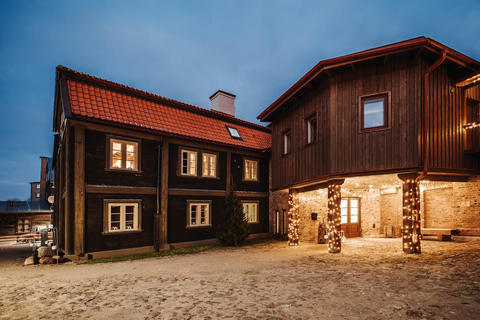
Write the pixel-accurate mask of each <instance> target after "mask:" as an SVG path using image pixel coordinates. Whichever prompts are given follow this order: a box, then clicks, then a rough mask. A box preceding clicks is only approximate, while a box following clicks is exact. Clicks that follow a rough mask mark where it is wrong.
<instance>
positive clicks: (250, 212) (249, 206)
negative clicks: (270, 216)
mask: <svg viewBox="0 0 480 320" xmlns="http://www.w3.org/2000/svg"><path fill="white" fill-rule="evenodd" d="M243 213H244V214H245V219H247V221H248V222H250V223H253V222H258V203H257V202H243Z"/></svg>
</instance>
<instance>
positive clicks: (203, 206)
mask: <svg viewBox="0 0 480 320" xmlns="http://www.w3.org/2000/svg"><path fill="white" fill-rule="evenodd" d="M187 220H188V221H187V226H188V227H201V226H210V202H190V201H189V202H188V218H187Z"/></svg>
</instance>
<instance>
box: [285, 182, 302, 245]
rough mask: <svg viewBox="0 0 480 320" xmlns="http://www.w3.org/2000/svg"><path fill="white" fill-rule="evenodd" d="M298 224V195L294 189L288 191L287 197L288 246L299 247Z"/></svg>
mask: <svg viewBox="0 0 480 320" xmlns="http://www.w3.org/2000/svg"><path fill="white" fill-rule="evenodd" d="M299 223H300V218H299V215H298V193H297V190H295V189H290V190H289V195H288V245H289V246H298V245H299V240H298V238H299V235H300V233H299V231H300V230H299V229H300V227H299Z"/></svg>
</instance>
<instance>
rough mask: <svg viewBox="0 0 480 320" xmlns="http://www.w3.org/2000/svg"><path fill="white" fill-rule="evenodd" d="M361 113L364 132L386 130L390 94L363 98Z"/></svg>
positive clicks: (361, 99)
mask: <svg viewBox="0 0 480 320" xmlns="http://www.w3.org/2000/svg"><path fill="white" fill-rule="evenodd" d="M360 111H361V128H362V130H370V129H376V128H386V127H387V126H388V123H387V120H388V94H387V93H384V94H376V95H369V96H364V97H361V98H360Z"/></svg>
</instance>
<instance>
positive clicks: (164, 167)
mask: <svg viewBox="0 0 480 320" xmlns="http://www.w3.org/2000/svg"><path fill="white" fill-rule="evenodd" d="M168 154H169V143H168V141H165V140H163V141H162V155H161V156H162V163H161V169H160V177H161V180H160V221H159V223H160V226H159V228H160V232H159V240H160V241H159V250H165V249H167V230H168V228H167V223H168Z"/></svg>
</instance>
